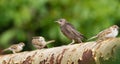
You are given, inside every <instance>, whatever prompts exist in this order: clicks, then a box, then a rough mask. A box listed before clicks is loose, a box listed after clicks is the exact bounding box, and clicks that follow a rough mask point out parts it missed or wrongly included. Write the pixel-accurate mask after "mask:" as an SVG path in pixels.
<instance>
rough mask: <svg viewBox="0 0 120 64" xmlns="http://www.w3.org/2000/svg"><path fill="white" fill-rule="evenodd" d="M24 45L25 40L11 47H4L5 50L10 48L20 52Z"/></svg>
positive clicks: (14, 51)
mask: <svg viewBox="0 0 120 64" xmlns="http://www.w3.org/2000/svg"><path fill="white" fill-rule="evenodd" d="M24 46H25V44H24V43H23V42H20V43H19V44H13V45H11V46H10V47H9V48H7V49H4V50H3V51H7V50H10V51H12V52H13V53H16V52H20V51H21V50H22V49H23V47H24Z"/></svg>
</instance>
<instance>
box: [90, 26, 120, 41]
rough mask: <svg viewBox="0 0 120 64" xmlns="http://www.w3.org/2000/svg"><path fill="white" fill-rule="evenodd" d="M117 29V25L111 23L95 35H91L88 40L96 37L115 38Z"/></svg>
mask: <svg viewBox="0 0 120 64" xmlns="http://www.w3.org/2000/svg"><path fill="white" fill-rule="evenodd" d="M118 29H119V27H118V26H117V25H113V26H111V27H109V28H108V29H105V30H103V31H101V32H99V33H98V34H97V35H96V36H93V37H91V38H90V39H88V40H91V39H94V38H98V40H104V39H107V38H115V37H116V36H117V35H118Z"/></svg>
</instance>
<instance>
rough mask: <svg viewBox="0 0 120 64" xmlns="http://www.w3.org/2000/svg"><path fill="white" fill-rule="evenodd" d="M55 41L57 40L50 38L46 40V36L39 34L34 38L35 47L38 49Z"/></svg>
mask: <svg viewBox="0 0 120 64" xmlns="http://www.w3.org/2000/svg"><path fill="white" fill-rule="evenodd" d="M52 42H55V40H50V41H47V42H46V41H45V38H44V37H42V36H38V37H33V39H32V44H33V46H34V47H35V48H37V49H42V48H44V47H46V45H47V44H49V43H52Z"/></svg>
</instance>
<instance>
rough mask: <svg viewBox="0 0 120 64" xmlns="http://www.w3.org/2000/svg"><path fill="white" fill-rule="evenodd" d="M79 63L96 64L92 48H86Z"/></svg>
mask: <svg viewBox="0 0 120 64" xmlns="http://www.w3.org/2000/svg"><path fill="white" fill-rule="evenodd" d="M78 64H95V60H94V58H93V55H92V51H91V50H86V51H85V52H84V53H83V55H82V60H80V59H78Z"/></svg>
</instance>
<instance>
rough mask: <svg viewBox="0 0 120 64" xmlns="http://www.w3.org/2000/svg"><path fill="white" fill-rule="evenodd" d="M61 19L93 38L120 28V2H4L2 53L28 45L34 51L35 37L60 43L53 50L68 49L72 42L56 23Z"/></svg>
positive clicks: (0, 9)
mask: <svg viewBox="0 0 120 64" xmlns="http://www.w3.org/2000/svg"><path fill="white" fill-rule="evenodd" d="M59 18H65V19H67V20H68V21H69V22H70V23H71V24H73V25H74V26H75V28H76V29H77V30H78V31H80V32H81V33H82V34H84V35H85V36H86V37H87V38H90V37H92V36H94V35H96V34H97V33H98V32H100V31H101V30H103V29H105V28H108V27H109V26H112V25H114V24H116V25H118V26H120V0H0V49H3V48H6V47H8V46H10V45H12V44H16V43H19V42H24V43H25V44H26V46H25V47H24V50H33V49H34V47H33V46H32V44H31V40H32V37H33V36H43V37H45V39H46V40H52V39H54V40H56V42H55V43H52V44H49V45H48V46H49V47H55V46H61V45H67V44H68V43H70V42H71V41H70V40H69V39H67V38H66V37H65V36H64V35H63V34H62V33H61V32H60V28H59V25H58V24H57V23H55V21H56V20H57V19H59Z"/></svg>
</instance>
